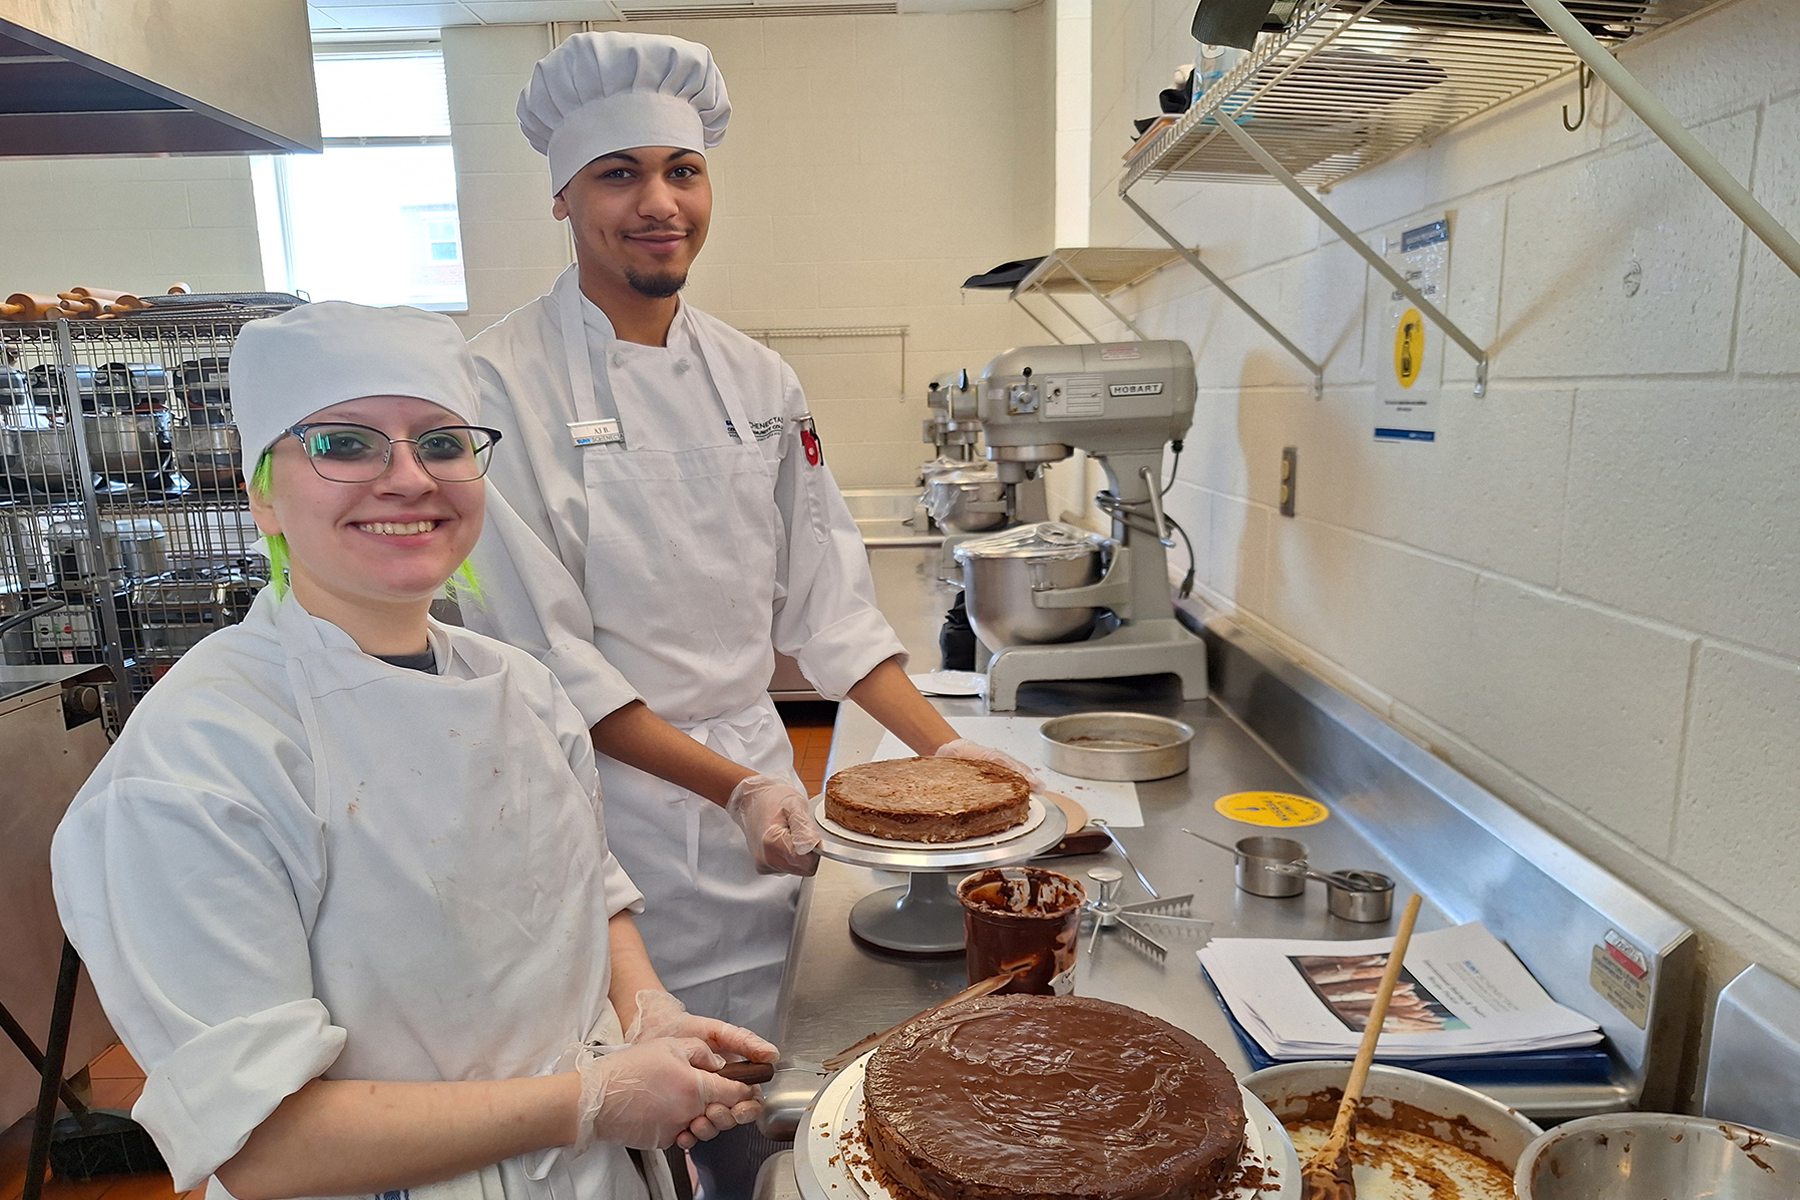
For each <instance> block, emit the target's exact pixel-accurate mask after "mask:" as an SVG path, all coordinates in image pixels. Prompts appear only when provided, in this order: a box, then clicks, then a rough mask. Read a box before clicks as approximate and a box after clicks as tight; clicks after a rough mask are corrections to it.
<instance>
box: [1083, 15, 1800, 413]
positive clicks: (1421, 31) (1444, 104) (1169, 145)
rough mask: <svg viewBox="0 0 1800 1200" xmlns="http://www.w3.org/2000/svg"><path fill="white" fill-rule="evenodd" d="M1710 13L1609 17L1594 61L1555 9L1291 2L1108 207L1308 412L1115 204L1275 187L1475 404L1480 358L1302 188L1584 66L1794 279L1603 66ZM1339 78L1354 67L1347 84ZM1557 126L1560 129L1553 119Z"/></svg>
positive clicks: (1786, 253) (1714, 169)
mask: <svg viewBox="0 0 1800 1200" xmlns="http://www.w3.org/2000/svg"><path fill="white" fill-rule="evenodd" d="M1715 2H1716V0H1667V2H1666V3H1664V4H1662V5H1659V6H1652V7H1651V8H1650V9H1646V10H1641V11H1636V12H1634V13H1627V12H1625V11H1624V10H1625V8H1626V7H1627V6H1620V7H1621V12H1620V15H1619V16H1618V18H1617V20H1616V22H1615V23H1609V24H1608V25H1607V26H1606V29H1605V30H1602V32H1607V31H1609V30H1610V31H1614V32H1611V33H1609V38H1610V40H1611V42H1612V46H1609V45H1607V44H1603V43H1602V42H1601V40H1600V39H1599V38H1598V37H1596V36H1595V33H1594V31H1593V29H1592V28H1590V26H1592V18H1591V17H1590V19H1589V21H1588V22H1587V23H1585V24H1584V22H1583V20H1582V19H1580V18H1577V17H1575V16H1574V15H1572V14H1571V13H1570V12H1569V10H1568V8H1567V7H1566V6H1565V5H1564V4H1563V3H1562V0H1525V3H1526V5H1527V6H1528V7H1529V9H1530V12H1531V13H1533V14H1535V15H1536V19H1537V20H1538V21H1541V22H1542V25H1541V26H1537V27H1534V26H1533V25H1532V23H1531V18H1530V17H1529V16H1526V17H1525V18H1524V19H1523V20H1522V21H1514V22H1510V23H1504V24H1501V25H1491V24H1490V25H1483V24H1480V23H1477V22H1474V21H1464V22H1460V23H1459V22H1458V21H1457V20H1455V19H1454V18H1455V16H1456V12H1455V10H1456V9H1457V8H1458V7H1459V4H1458V3H1456V0H1448V2H1446V3H1445V4H1443V5H1441V6H1439V7H1440V8H1441V9H1442V12H1441V13H1440V14H1439V16H1438V17H1437V18H1434V19H1432V20H1427V21H1423V22H1409V21H1406V20H1404V19H1403V18H1404V17H1405V15H1406V14H1405V13H1403V12H1401V11H1400V10H1399V7H1398V6H1394V11H1393V12H1389V11H1388V8H1387V7H1386V0H1366V2H1365V3H1362V4H1359V5H1357V6H1355V7H1354V8H1352V7H1351V6H1350V5H1347V4H1342V3H1340V2H1339V0H1297V2H1296V3H1295V4H1294V6H1293V12H1292V13H1291V15H1290V16H1289V19H1288V22H1287V26H1286V28H1285V29H1284V30H1283V31H1282V32H1280V33H1278V34H1272V35H1270V36H1268V37H1265V38H1264V39H1262V40H1261V41H1260V42H1258V44H1257V46H1256V47H1255V49H1254V50H1252V51H1251V53H1250V55H1249V57H1247V58H1246V59H1245V60H1244V61H1243V63H1242V64H1240V65H1239V66H1238V67H1237V68H1236V69H1234V70H1233V71H1231V72H1230V73H1229V74H1227V75H1226V76H1225V77H1224V78H1222V79H1220V80H1219V81H1218V82H1217V83H1215V84H1214V85H1213V86H1212V87H1211V88H1209V89H1208V90H1207V91H1206V92H1205V93H1204V94H1203V95H1202V96H1200V97H1198V98H1197V99H1196V100H1195V101H1194V103H1193V105H1192V106H1191V107H1190V108H1189V109H1188V110H1187V111H1186V112H1185V113H1183V114H1182V115H1181V116H1180V117H1179V118H1177V119H1176V120H1175V122H1174V123H1173V124H1171V125H1169V126H1168V127H1166V128H1165V129H1163V130H1161V131H1160V132H1158V133H1156V134H1154V135H1150V136H1147V137H1146V138H1145V139H1144V141H1142V142H1141V143H1140V144H1139V145H1138V146H1136V147H1134V148H1133V151H1132V153H1131V155H1130V157H1129V158H1128V159H1127V161H1126V165H1125V170H1124V173H1123V174H1122V176H1121V178H1120V181H1119V196H1120V198H1121V199H1123V200H1124V202H1125V204H1126V206H1127V207H1128V208H1130V209H1131V211H1132V212H1134V213H1136V214H1137V216H1138V218H1139V219H1140V220H1141V221H1143V222H1144V224H1145V225H1146V226H1148V227H1149V228H1150V229H1151V230H1153V231H1154V232H1155V233H1156V234H1157V236H1158V237H1160V238H1161V239H1162V240H1163V241H1164V242H1166V243H1168V245H1169V246H1170V247H1171V248H1172V249H1174V250H1175V251H1176V252H1177V253H1179V254H1180V255H1181V257H1182V258H1183V259H1184V260H1185V261H1186V262H1187V263H1188V265H1189V266H1191V267H1193V268H1194V269H1195V270H1196V271H1198V272H1199V273H1200V274H1201V275H1202V276H1204V277H1205V278H1206V280H1207V281H1208V282H1209V283H1211V284H1212V285H1213V286H1215V287H1217V288H1219V289H1220V291H1221V292H1223V293H1224V294H1225V296H1226V298H1227V299H1229V300H1231V301H1232V302H1233V303H1234V304H1236V305H1237V306H1238V307H1239V308H1240V309H1242V310H1243V311H1244V312H1245V313H1246V314H1248V315H1249V316H1250V317H1251V319H1252V320H1255V321H1256V322H1257V324H1259V325H1260V326H1262V328H1263V329H1264V330H1265V331H1267V332H1268V333H1269V334H1270V335H1271V336H1272V337H1274V338H1275V340H1276V341H1278V342H1279V343H1280V344H1281V345H1282V346H1283V347H1284V348H1285V349H1286V350H1287V351H1288V352H1289V353H1290V354H1292V355H1294V356H1295V357H1296V358H1297V359H1298V360H1299V361H1300V362H1301V363H1303V364H1304V365H1305V366H1306V367H1307V369H1308V370H1309V371H1311V372H1312V373H1313V377H1314V395H1315V397H1316V396H1317V395H1318V394H1319V391H1320V384H1321V382H1322V373H1321V372H1320V370H1319V368H1318V365H1317V364H1315V363H1314V362H1313V361H1312V360H1311V359H1310V358H1308V357H1307V356H1306V355H1305V354H1303V353H1301V352H1300V350H1299V349H1297V348H1296V347H1295V346H1294V344H1293V343H1292V342H1291V341H1289V340H1288V339H1287V338H1285V337H1283V336H1282V335H1281V334H1280V333H1279V331H1277V330H1276V329H1275V328H1274V327H1273V326H1272V325H1270V324H1269V323H1268V322H1267V321H1266V320H1264V319H1263V318H1262V317H1261V316H1260V315H1259V314H1257V312H1256V311H1255V310H1254V309H1253V308H1251V307H1250V306H1249V305H1248V304H1247V303H1245V301H1244V300H1243V298H1242V297H1240V296H1238V295H1237V294H1236V293H1235V292H1233V291H1232V290H1231V289H1230V288H1229V287H1227V286H1226V285H1225V283H1224V281H1223V280H1221V279H1220V278H1219V277H1218V276H1217V275H1216V274H1215V273H1214V272H1213V271H1211V270H1210V269H1208V268H1207V267H1206V265H1205V264H1204V263H1202V262H1201V261H1200V259H1199V256H1198V255H1197V254H1195V253H1192V252H1190V251H1188V250H1186V249H1185V248H1184V247H1183V246H1182V245H1181V243H1180V242H1179V240H1178V239H1177V238H1176V237H1175V235H1173V234H1172V233H1170V232H1169V231H1168V230H1167V229H1165V228H1163V226H1162V225H1161V224H1159V223H1158V222H1157V221H1156V219H1155V218H1153V217H1152V216H1151V215H1150V214H1149V213H1147V212H1146V211H1145V210H1144V209H1143V207H1142V206H1140V205H1139V204H1138V203H1137V202H1136V201H1135V200H1134V199H1132V197H1131V195H1130V190H1131V188H1132V186H1133V185H1134V184H1136V183H1137V182H1138V181H1140V180H1142V179H1144V178H1145V177H1147V176H1148V177H1151V178H1152V179H1153V180H1158V181H1160V180H1169V179H1191V180H1218V181H1240V182H1256V181H1263V180H1270V179H1272V180H1274V181H1275V182H1277V183H1279V184H1281V185H1282V186H1283V187H1284V188H1286V189H1287V190H1288V191H1289V192H1290V193H1292V194H1293V196H1294V197H1295V198H1296V199H1298V200H1299V201H1300V202H1301V203H1302V204H1304V205H1306V207H1307V208H1308V209H1310V210H1311V211H1312V212H1313V214H1314V215H1316V216H1317V217H1318V218H1319V220H1320V221H1322V222H1324V224H1325V225H1326V227H1327V228H1329V229H1330V230H1331V231H1332V233H1334V234H1335V235H1337V236H1338V237H1339V238H1341V239H1343V242H1344V244H1345V245H1346V246H1348V247H1349V248H1350V249H1351V250H1353V251H1355V252H1356V253H1357V254H1358V255H1360V256H1361V257H1362V258H1363V259H1364V261H1366V262H1367V263H1368V264H1369V265H1370V266H1371V267H1373V268H1374V269H1375V271H1376V272H1377V273H1378V274H1379V275H1380V276H1381V277H1382V279H1384V280H1385V281H1386V282H1387V283H1389V284H1390V285H1392V286H1393V288H1394V289H1395V291H1396V292H1398V293H1399V294H1400V295H1402V296H1404V297H1405V298H1406V299H1407V301H1408V302H1409V303H1410V304H1411V305H1412V306H1413V307H1415V308H1417V309H1418V310H1419V312H1420V313H1421V314H1422V315H1423V316H1424V317H1426V318H1427V319H1428V320H1430V321H1432V322H1433V323H1434V324H1436V325H1437V326H1438V327H1439V328H1441V329H1442V330H1443V331H1444V333H1445V334H1446V335H1447V336H1448V337H1449V338H1450V340H1451V341H1454V342H1455V343H1456V344H1457V345H1458V346H1459V347H1461V348H1462V349H1463V350H1464V351H1465V352H1466V353H1467V354H1468V355H1469V357H1470V358H1472V359H1473V360H1474V362H1475V383H1474V391H1475V395H1477V396H1481V395H1484V394H1485V393H1486V391H1487V380H1488V352H1487V350H1486V349H1484V348H1483V347H1482V346H1481V345H1480V344H1478V343H1477V342H1476V341H1475V340H1474V339H1473V338H1471V337H1470V336H1469V335H1468V334H1467V333H1465V332H1464V331H1463V330H1462V329H1461V328H1459V327H1458V326H1457V324H1456V323H1455V322H1454V321H1452V320H1450V318H1449V317H1448V316H1447V315H1446V314H1445V313H1444V312H1443V310H1442V309H1441V308H1439V307H1437V306H1436V305H1434V304H1432V303H1431V302H1430V301H1429V300H1428V299H1427V298H1426V297H1425V296H1424V295H1422V294H1421V293H1420V291H1419V290H1418V289H1417V288H1415V287H1414V286H1413V285H1412V284H1411V283H1410V282H1409V281H1408V280H1407V279H1406V278H1405V277H1404V276H1403V275H1401V273H1400V272H1399V271H1398V270H1396V269H1395V267H1394V265H1393V264H1392V263H1390V262H1389V261H1388V260H1387V258H1386V257H1385V256H1384V255H1382V254H1380V253H1377V252H1376V251H1375V250H1374V249H1372V248H1371V247H1370V246H1369V245H1368V244H1367V243H1366V242H1365V241H1363V239H1362V238H1360V237H1358V236H1357V235H1356V233H1355V232H1354V231H1352V230H1351V229H1350V228H1349V227H1348V226H1347V225H1345V224H1344V222H1343V221H1341V220H1339V219H1338V217H1337V216H1336V215H1335V214H1334V213H1333V212H1332V211H1331V210H1330V209H1329V208H1327V207H1326V206H1325V204H1324V203H1323V202H1322V201H1321V200H1320V199H1319V197H1318V195H1316V194H1315V191H1314V189H1317V191H1320V192H1323V191H1326V190H1328V189H1330V188H1331V187H1332V186H1333V185H1335V184H1337V183H1341V182H1343V181H1344V180H1345V179H1348V178H1350V177H1351V176H1353V175H1357V174H1360V173H1362V172H1364V171H1368V170H1371V169H1373V168H1374V167H1377V166H1379V165H1380V164H1382V163H1384V162H1386V161H1388V160H1389V159H1390V158H1393V157H1394V156H1395V155H1397V154H1400V153H1401V152H1403V151H1405V150H1407V149H1409V148H1411V147H1414V146H1417V145H1419V144H1421V143H1423V142H1427V141H1429V140H1430V139H1432V138H1434V137H1436V136H1438V135H1439V134H1441V133H1443V132H1444V131H1446V130H1448V129H1450V128H1451V127H1453V126H1455V125H1457V124H1459V123H1461V122H1463V121H1467V120H1468V119H1469V118H1471V117H1473V116H1475V115H1477V114H1478V113H1482V112H1485V111H1487V110H1489V109H1491V108H1493V107H1494V106H1495V105H1498V104H1500V103H1503V102H1504V101H1506V100H1510V99H1512V98H1514V97H1516V96H1519V95H1522V94H1524V93H1525V92H1527V91H1529V90H1531V89H1532V88H1535V87H1539V86H1542V85H1543V84H1545V83H1548V82H1550V81H1552V80H1554V79H1556V78H1558V77H1559V76H1562V75H1564V74H1566V73H1567V72H1569V71H1571V70H1575V69H1577V68H1578V67H1580V66H1585V67H1587V68H1588V69H1591V70H1592V72H1593V73H1594V75H1595V76H1597V77H1598V78H1599V79H1600V80H1601V81H1603V82H1604V83H1605V84H1606V85H1607V86H1608V87H1610V88H1611V89H1612V90H1613V92H1614V93H1615V94H1616V95H1617V96H1618V97H1619V98H1620V99H1621V100H1623V101H1624V102H1625V104H1626V105H1628V106H1629V107H1630V108H1631V110H1632V111H1633V112H1635V113H1636V114H1637V115H1638V117H1639V118H1641V119H1642V120H1643V122H1644V124H1645V125H1647V126H1648V127H1649V128H1650V129H1651V131H1652V132H1654V133H1655V134H1656V135H1657V136H1658V137H1659V138H1661V139H1662V140H1663V141H1664V142H1665V143H1667V145H1668V146H1669V148H1670V149H1671V150H1673V151H1674V152H1675V154H1676V156H1677V157H1679V158H1680V159H1681V160H1682V162H1684V163H1686V164H1687V165H1688V167H1690V168H1691V169H1692V170H1693V172H1694V173H1695V174H1696V175H1697V176H1699V178H1700V179H1701V181H1702V182H1703V183H1705V184H1706V186H1707V187H1709V188H1711V189H1712V190H1713V192H1714V193H1716V194H1717V195H1718V197H1719V198H1720V199H1721V200H1722V201H1724V202H1725V204H1726V205H1727V206H1728V207H1729V208H1730V209H1731V211H1732V212H1733V213H1735V214H1736V215H1737V216H1738V218H1739V219H1741V220H1742V221H1743V222H1744V224H1745V225H1746V226H1747V227H1748V228H1749V229H1750V230H1751V232H1753V233H1755V234H1756V236H1757V237H1758V238H1760V239H1761V240H1762V241H1763V242H1764V244H1766V245H1767V246H1768V247H1769V249H1770V250H1772V251H1773V252H1774V253H1775V255H1776V256H1777V257H1778V258H1779V259H1780V260H1781V261H1782V262H1783V263H1785V264H1786V265H1787V266H1788V267H1789V268H1790V269H1792V270H1793V271H1794V272H1795V273H1796V274H1800V239H1797V238H1796V237H1795V236H1794V234H1793V233H1791V232H1790V231H1789V230H1787V229H1785V228H1783V227H1782V225H1781V224H1780V223H1779V222H1778V221H1776V219H1775V218H1774V217H1773V216H1772V215H1771V214H1770V213H1769V211H1768V209H1767V208H1765V207H1764V206H1763V205H1762V204H1761V203H1759V202H1758V201H1757V199H1756V198H1755V197H1754V196H1753V195H1751V194H1750V191H1749V189H1747V188H1745V187H1744V186H1743V185H1742V184H1741V183H1739V182H1738V181H1737V179H1736V178H1734V177H1733V176H1732V175H1731V173H1730V172H1729V171H1727V170H1726V169H1725V167H1724V166H1723V165H1722V164H1721V163H1720V162H1719V160H1718V159H1717V158H1716V157H1714V156H1713V155H1712V154H1711V153H1710V152H1709V151H1708V150H1707V149H1706V148H1705V147H1704V146H1702V145H1701V144H1700V142H1699V141H1698V139H1696V138H1695V137H1694V135H1693V134H1692V133H1690V132H1689V131H1688V130H1687V129H1686V127H1684V126H1683V125H1682V124H1681V123H1680V122H1679V121H1678V120H1676V118H1675V117H1674V116H1673V115H1672V114H1671V113H1670V112H1669V110H1668V108H1667V107H1665V106H1664V105H1663V103H1662V102H1661V101H1660V100H1658V99H1657V98H1656V96H1655V95H1653V94H1652V93H1651V92H1650V91H1649V90H1648V89H1646V88H1645V87H1644V86H1643V85H1642V84H1641V83H1639V82H1638V80H1637V79H1636V78H1635V77H1634V76H1633V75H1632V74H1631V72H1629V71H1628V70H1626V69H1625V67H1624V66H1623V65H1621V64H1620V63H1619V61H1618V59H1617V58H1615V57H1614V55H1613V48H1615V47H1616V46H1617V45H1620V44H1632V43H1635V42H1638V41H1640V40H1642V39H1643V38H1645V37H1648V36H1651V35H1654V34H1657V33H1660V32H1663V31H1665V30H1667V29H1669V28H1671V27H1673V26H1674V25H1675V24H1677V23H1679V22H1680V21H1684V20H1688V19H1691V18H1693V17H1694V16H1696V15H1698V14H1699V13H1702V12H1704V11H1705V10H1706V9H1707V8H1709V7H1711V5H1712V3H1715ZM1469 7H1470V8H1471V9H1474V8H1476V7H1477V6H1476V5H1475V4H1470V5H1469ZM1378 10H1379V11H1378ZM1414 25H1416V26H1417V27H1416V28H1413V27H1412V26H1414ZM1402 27H1408V29H1409V32H1408V34H1407V37H1408V38H1409V39H1410V40H1408V41H1406V46H1407V49H1406V51H1405V52H1404V53H1396V52H1395V46H1396V45H1397V43H1396V42H1395V36H1396V30H1399V29H1401V28H1402ZM1346 64H1354V69H1347V68H1346ZM1564 124H1565V127H1568V122H1567V119H1566V117H1565V121H1564Z"/></svg>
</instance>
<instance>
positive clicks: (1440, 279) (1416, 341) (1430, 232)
mask: <svg viewBox="0 0 1800 1200" xmlns="http://www.w3.org/2000/svg"><path fill="white" fill-rule="evenodd" d="M1387 242H1388V257H1389V258H1390V259H1392V260H1393V261H1394V265H1395V266H1396V267H1397V268H1399V270H1400V273H1401V274H1402V275H1404V276H1406V280H1407V282H1408V283H1410V284H1412V285H1413V287H1415V288H1417V289H1418V290H1419V294H1420V295H1422V296H1424V297H1425V298H1426V299H1427V300H1429V301H1431V302H1432V303H1433V304H1436V305H1438V306H1439V307H1442V306H1443V303H1444V295H1445V288H1446V286H1447V285H1448V283H1449V275H1450V219H1449V217H1448V216H1444V217H1440V218H1438V219H1437V220H1435V221H1432V222H1431V223H1430V224H1428V225H1420V226H1417V227H1415V228H1412V229H1406V230H1402V231H1401V232H1400V234H1399V236H1398V237H1393V236H1390V237H1389V238H1388V239H1387ZM1376 286H1379V287H1383V288H1386V284H1385V283H1383V282H1382V281H1381V280H1380V278H1379V277H1376ZM1386 290H1387V296H1388V300H1387V326H1386V328H1387V332H1388V338H1387V344H1386V345H1385V346H1382V347H1381V348H1380V350H1381V352H1384V353H1387V354H1388V356H1389V357H1388V361H1387V362H1386V364H1384V366H1383V367H1380V368H1377V370H1376V372H1375V440H1376V441H1379V442H1432V441H1436V440H1437V422H1436V421H1435V419H1434V418H1433V415H1432V408H1433V406H1434V405H1435V404H1436V402H1437V400H1438V396H1439V393H1440V392H1441V391H1442V390H1443V376H1444V370H1443V368H1444V339H1443V335H1442V334H1441V333H1440V332H1439V331H1438V330H1437V329H1436V328H1434V327H1433V326H1432V325H1431V324H1430V322H1428V321H1427V320H1426V319H1425V317H1424V315H1423V314H1422V313H1421V312H1420V311H1419V309H1418V308H1417V306H1415V305H1414V304H1413V302H1412V301H1411V300H1409V299H1407V298H1406V296H1405V295H1404V294H1403V293H1401V292H1399V291H1396V290H1394V289H1392V288H1386Z"/></svg>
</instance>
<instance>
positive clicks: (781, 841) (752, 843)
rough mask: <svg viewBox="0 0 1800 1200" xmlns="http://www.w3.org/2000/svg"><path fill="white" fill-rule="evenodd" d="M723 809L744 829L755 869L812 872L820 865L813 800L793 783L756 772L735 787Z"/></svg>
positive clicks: (774, 872) (770, 872) (761, 872)
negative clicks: (813, 817) (813, 816)
mask: <svg viewBox="0 0 1800 1200" xmlns="http://www.w3.org/2000/svg"><path fill="white" fill-rule="evenodd" d="M725 811H726V812H728V813H730V814H731V819H732V820H734V821H736V822H737V823H738V828H739V829H742V830H743V831H744V841H745V842H746V843H747V844H748V845H749V847H750V857H751V858H752V859H753V860H755V862H756V872H757V874H759V875H811V874H812V873H813V872H814V871H817V870H818V869H819V827H818V826H817V825H815V824H813V819H812V803H811V801H809V800H808V799H807V798H806V793H805V792H803V791H801V790H800V789H799V788H797V787H795V786H794V785H793V784H791V783H786V782H784V781H782V780H780V779H776V778H774V777H773V776H770V775H752V776H750V777H749V778H748V779H746V780H744V781H743V782H742V783H740V784H738V785H737V786H736V787H734V788H732V789H731V797H730V798H729V799H728V800H726V801H725Z"/></svg>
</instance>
